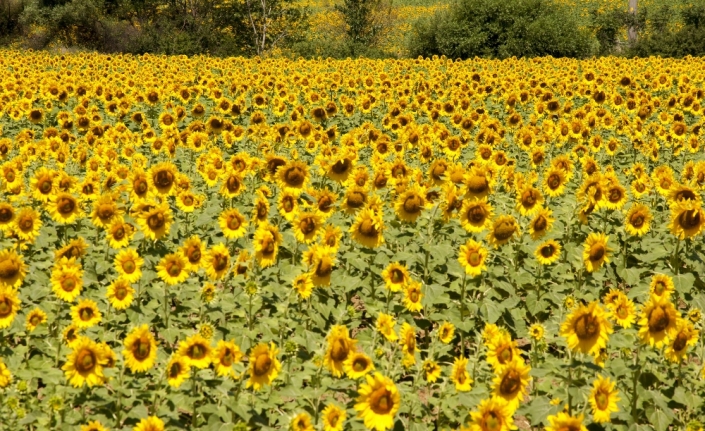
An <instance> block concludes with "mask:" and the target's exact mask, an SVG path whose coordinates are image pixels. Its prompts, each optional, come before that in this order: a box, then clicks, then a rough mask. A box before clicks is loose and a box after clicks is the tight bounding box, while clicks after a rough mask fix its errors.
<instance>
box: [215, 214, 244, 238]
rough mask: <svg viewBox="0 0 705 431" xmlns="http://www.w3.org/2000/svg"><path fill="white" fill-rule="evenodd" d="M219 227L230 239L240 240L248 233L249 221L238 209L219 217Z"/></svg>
mask: <svg viewBox="0 0 705 431" xmlns="http://www.w3.org/2000/svg"><path fill="white" fill-rule="evenodd" d="M218 225H219V226H220V230H222V231H223V235H225V237H226V238H228V239H238V238H240V237H242V236H244V235H245V233H246V232H247V219H245V216H243V215H242V214H240V211H238V210H237V209H236V208H232V209H229V210H225V211H223V213H222V214H220V217H218Z"/></svg>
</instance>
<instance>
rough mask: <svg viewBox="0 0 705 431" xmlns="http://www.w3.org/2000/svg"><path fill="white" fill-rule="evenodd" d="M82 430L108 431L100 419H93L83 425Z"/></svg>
mask: <svg viewBox="0 0 705 431" xmlns="http://www.w3.org/2000/svg"><path fill="white" fill-rule="evenodd" d="M81 431H108V429H107V428H105V427H104V426H103V424H102V423H100V421H91V422H88V424H86V425H82V426H81Z"/></svg>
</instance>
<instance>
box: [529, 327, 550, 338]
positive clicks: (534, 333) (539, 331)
mask: <svg viewBox="0 0 705 431" xmlns="http://www.w3.org/2000/svg"><path fill="white" fill-rule="evenodd" d="M545 332H546V330H545V329H544V327H543V325H542V324H540V323H534V324H533V325H531V327H530V328H529V335H531V338H533V339H534V340H536V341H541V340H543V336H544V334H545Z"/></svg>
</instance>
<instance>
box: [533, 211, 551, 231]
mask: <svg viewBox="0 0 705 431" xmlns="http://www.w3.org/2000/svg"><path fill="white" fill-rule="evenodd" d="M547 226H548V220H546V217H544V216H542V215H540V216H538V217H536V220H534V231H535V232H543V231H544V230H546V227H547Z"/></svg>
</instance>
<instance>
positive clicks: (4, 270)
mask: <svg viewBox="0 0 705 431" xmlns="http://www.w3.org/2000/svg"><path fill="white" fill-rule="evenodd" d="M19 272H20V264H19V262H16V261H14V260H13V259H5V260H3V261H2V262H0V279H3V280H9V279H12V278H14V277H15V276H16V275H17V274H19Z"/></svg>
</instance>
